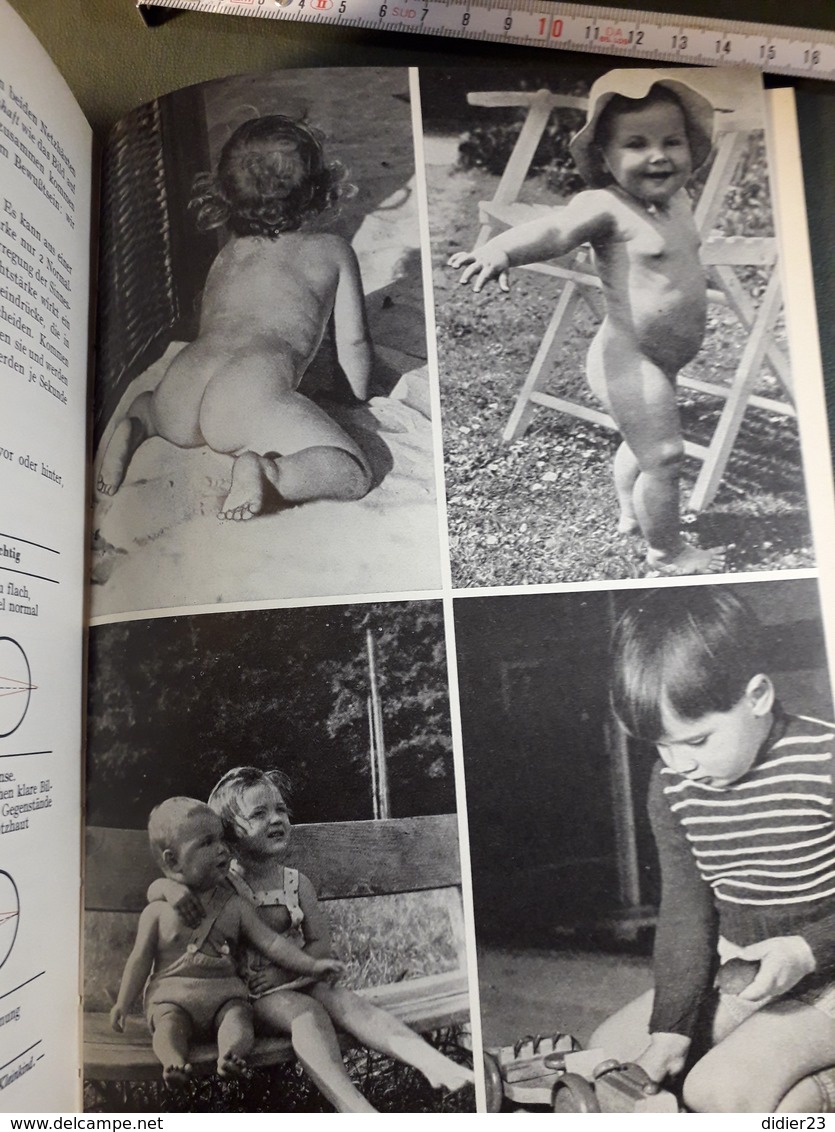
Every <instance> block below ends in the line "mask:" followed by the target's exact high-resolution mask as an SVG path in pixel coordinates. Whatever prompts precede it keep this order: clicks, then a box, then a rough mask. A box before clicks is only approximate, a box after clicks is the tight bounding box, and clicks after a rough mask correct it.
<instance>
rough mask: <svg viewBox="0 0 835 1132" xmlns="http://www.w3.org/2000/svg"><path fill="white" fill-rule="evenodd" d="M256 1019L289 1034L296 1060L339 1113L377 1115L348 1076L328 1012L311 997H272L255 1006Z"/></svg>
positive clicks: (281, 994)
mask: <svg viewBox="0 0 835 1132" xmlns="http://www.w3.org/2000/svg"><path fill="white" fill-rule="evenodd" d="M255 1017H256V1019H257V1020H258V1022H259V1023H260V1024H261V1025H262V1026H263V1027H264V1028H266V1029H268V1030H269V1031H271V1032H272V1033H279V1034H289V1036H290V1041H291V1042H292V1043H293V1050H294V1051H295V1054H296V1057H297V1058H298V1059H299V1062H300V1063H301V1065H302V1066H303V1067H304V1069H305V1072H306V1073H307V1074H308V1075H309V1076H310V1078H311V1080H312V1081H313V1082H314V1084H315V1085H316V1087H317V1088H318V1089H319V1090H320V1092H321V1093H322V1095H323V1096H325V1097H326V1098H327V1099H328V1100H329V1101H330V1103H331V1104H332V1105H333V1107H334V1108H335V1109H336V1111H337V1112H376V1111H377V1110H376V1109H375V1108H373V1107H372V1106H371V1105H370V1104H369V1103H368V1101H367V1100H366V1099H365V1097H364V1096H363V1095H362V1093H360V1092H359V1090H358V1089H357V1088H355V1086H354V1083H353V1081H352V1080H351V1078H350V1077H349V1076H348V1072H347V1070H346V1068H345V1063H344V1062H343V1060H342V1051H341V1050H340V1048H339V1042H338V1041H337V1040H336V1032H335V1030H334V1028H333V1023H332V1022H331V1020H330V1017H329V1016H328V1012H327V1011H326V1010H325V1008H324V1007H323V1006H322V1005H321V1004H320V1003H318V1002H315V1001H314V1000H313V999H312V998H311V997H310V996H309V995H306V994H297V993H296V992H295V991H279V992H277V993H276V994H268V995H266V996H265V997H264V998H260V999H258V1000H257V1002H256V1003H255Z"/></svg>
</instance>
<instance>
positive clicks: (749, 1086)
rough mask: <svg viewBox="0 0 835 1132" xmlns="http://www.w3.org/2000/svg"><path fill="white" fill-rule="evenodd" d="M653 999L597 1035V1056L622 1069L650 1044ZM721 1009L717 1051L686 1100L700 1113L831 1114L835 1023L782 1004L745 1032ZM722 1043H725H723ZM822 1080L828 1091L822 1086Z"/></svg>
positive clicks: (688, 1086) (702, 1065) (628, 1009)
mask: <svg viewBox="0 0 835 1132" xmlns="http://www.w3.org/2000/svg"><path fill="white" fill-rule="evenodd" d="M651 1012H652V991H647V992H646V993H645V994H643V995H641V997H640V998H637V999H635V1000H634V1001H633V1002H630V1003H628V1004H627V1005H626V1006H624V1007H623V1008H622V1009H621V1010H619V1011H618V1012H617V1013H616V1014H613V1015H612V1016H611V1017H610V1018H607V1019H606V1021H605V1022H603V1023H602V1025H601V1026H599V1027H598V1029H597V1030H596V1031H595V1032H594V1034H593V1035H592V1037H591V1040H590V1042H589V1047H590V1048H600V1049H601V1050H603V1052H604V1054H605V1056H606V1057H616V1058H618V1059H619V1060H622V1061H631V1060H634V1059H635V1058H637V1057H638V1056H639V1055H640V1053H641V1052H642V1051H643V1050H644V1049H645V1048H646V1045H647V1043H648V1042H649V1019H650V1014H651ZM730 1026H732V1021H731V1018H730V1015H729V1013H728V1011H727V1010H723V1007H722V1005H721V1003H720V1005H719V1007H718V1009H717V1014H716V1018H715V1019H714V1023H713V1030H714V1040H715V1041H716V1045H714V1047H713V1049H712V1050H710V1052H709V1053H707V1054H706V1055H705V1056H704V1057H703V1058H702V1059H701V1060H700V1061H699V1062H698V1063H697V1064H696V1065H695V1066H694V1067H693V1068H692V1069H691V1071H690V1073H689V1074H688V1075H687V1079H686V1080H685V1083H684V1100H685V1103H686V1105H687V1107H688V1108H690V1109H692V1110H693V1111H695V1112H825V1111H827V1109H826V1108H825V1107H824V1105H826V1104H827V1102H829V1103H832V1101H833V1100H835V1083H833V1082H831V1081H830V1080H829V1079H830V1078H831V1076H832V1073H831V1070H829V1071H827V1072H826V1073H824V1074H821V1076H820V1078H818V1077H816V1076H815V1075H817V1074H818V1073H819V1071H820V1070H827V1067H829V1066H831V1065H833V1064H835V1021H833V1020H832V1019H831V1018H829V1017H828V1015H826V1014H825V1013H824V1012H823V1011H821V1010H817V1009H816V1008H815V1007H813V1006H806V1005H805V1004H803V1003H799V1002H792V1001H790V1000H786V1001H782V1002H775V1003H774V1004H773V1005H771V1006H765V1007H763V1008H762V1009H761V1010H758V1011H757V1012H756V1013H755V1014H753V1015H751V1017H750V1018H747V1019H746V1020H745V1021H744V1022H742V1023H741V1024H740V1025H738V1026H736V1027H735V1028H730V1029H729V1027H730ZM717 1039H718V1040H717ZM819 1080H820V1083H819ZM827 1094H829V1095H828V1096H827Z"/></svg>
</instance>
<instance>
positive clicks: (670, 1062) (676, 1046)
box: [635, 1034, 690, 1085]
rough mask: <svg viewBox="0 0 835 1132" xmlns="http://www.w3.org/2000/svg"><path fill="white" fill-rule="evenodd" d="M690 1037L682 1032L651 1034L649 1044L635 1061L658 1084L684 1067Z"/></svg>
mask: <svg viewBox="0 0 835 1132" xmlns="http://www.w3.org/2000/svg"><path fill="white" fill-rule="evenodd" d="M689 1049H690V1039H689V1038H686V1037H685V1036H684V1035H683V1034H651V1035H650V1039H649V1045H648V1046H647V1048H646V1049H645V1050H644V1052H643V1053H642V1054H641V1056H640V1057H636V1058H635V1061H636V1063H637V1064H638V1065H640V1066H641V1068H642V1069H643V1070H644V1072H645V1073H646V1074H647V1076H648V1077H650V1078H651V1079H652V1080H653V1081H655V1082H657V1083H658V1084H659V1085H660V1084H661V1082H662V1081H663V1080H664V1078H665V1077H675V1076H676V1074H677V1073H680V1072H681V1071H682V1069H683V1068H684V1062H685V1060H686V1058H687V1051H688V1050H689Z"/></svg>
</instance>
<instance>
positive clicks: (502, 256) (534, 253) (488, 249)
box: [449, 190, 614, 292]
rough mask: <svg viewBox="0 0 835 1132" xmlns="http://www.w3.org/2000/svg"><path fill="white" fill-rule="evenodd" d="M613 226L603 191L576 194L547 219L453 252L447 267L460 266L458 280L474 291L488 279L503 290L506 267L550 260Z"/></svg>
mask: <svg viewBox="0 0 835 1132" xmlns="http://www.w3.org/2000/svg"><path fill="white" fill-rule="evenodd" d="M613 223H614V216H613V213H612V210H611V207H610V198H609V194H608V193H607V192H605V191H603V190H592V191H588V192H583V193H579V194H578V195H577V196H576V197H575V198H574V199H573V200H572V201H571V203H570V204H567V205H565V207H562V208H554V209H552V210H551V211H550V212H549V213H548V214H547V216H543V217H540V218H539V219H538V220H531V221H530V222H529V223H527V224H519V225H518V226H517V227H515V228H509V229H508V230H507V232H502V234H501V235H500V236H494V237H493V239H492V240H488V241H487V243H486V244H482V245H481V247H479V248H475V249H474V250H473V251H471V252H456V254H455V255H454V256H452V257H451V258H450V260H449V266H450V267H454V268H456V269H457V268H459V267H463V268H464V271H463V272H462V274H461V280H460V281H461V282H462V283H469V282H470V281H471V280H472V281H473V290H474V291H476V292H478V291H480V290H481V288H482V287H483V286H484V284H485V283H487V282H488V281H489V280H490V279H497V280H498V283H499V287H500V288H501V290H503V291H507V290H508V289H509V288H508V280H507V272H508V269H509V268H511V267H518V266H519V265H520V264H524V263H538V262H540V261H541V260H546V259H554V258H555V257H557V256H561V255H566V254H567V253H568V252H570V251H573V250H574V248H578V247H579V246H580V244H585V243H589V242H594V241H596V240H600V239H603V238H604V237H605V236H606V234H607V232H608V231H610V230H611V228H612V225H613Z"/></svg>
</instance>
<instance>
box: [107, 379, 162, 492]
mask: <svg viewBox="0 0 835 1132" xmlns="http://www.w3.org/2000/svg"><path fill="white" fill-rule="evenodd" d="M152 398H153V394H152V393H140V394H139V396H138V397H137V398H136V400H135V401H134V402H133V403H132V404H131V406H130V408H129V409H128V411H127V413H126V415H125V416H124V417H122V419H121V420H120V421H119V423H118V424H117V425H116V427H115V429H114V430H113V434H112V436H111V437H110V440H109V442H108V445H107V448H106V449H105V452H104V456H103V457H102V462H101V466H100V468H99V473H98V476H97V477H96V489H97V490H98V491H99V492H100V493H101V494H102V495H115V494H116V492H117V491H118V490H119V488H120V487H121V486H122V482H123V480H124V478H125V473H126V472H127V470H128V465H129V464H130V462H131V460H132V459H133V455H134V453H135V452H136V450H137V448H138V447H139V445H140V444H143V443H144V442H145V441H146V440H148V439H149V438H150V437H152V436H156V435H157V429H156V427H155V425H154V420H153V413H152V411H151V401H152Z"/></svg>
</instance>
